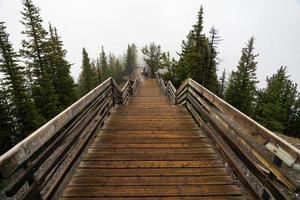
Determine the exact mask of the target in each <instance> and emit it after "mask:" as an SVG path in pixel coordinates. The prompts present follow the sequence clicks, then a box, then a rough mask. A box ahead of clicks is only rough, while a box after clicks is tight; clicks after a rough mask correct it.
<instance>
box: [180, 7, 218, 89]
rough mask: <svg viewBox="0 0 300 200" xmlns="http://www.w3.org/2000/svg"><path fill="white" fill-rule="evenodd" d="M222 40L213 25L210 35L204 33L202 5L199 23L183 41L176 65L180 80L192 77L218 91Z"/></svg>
mask: <svg viewBox="0 0 300 200" xmlns="http://www.w3.org/2000/svg"><path fill="white" fill-rule="evenodd" d="M219 41H220V37H219V36H218V34H217V30H216V29H215V28H214V27H213V28H212V29H211V31H210V37H209V38H207V37H206V36H205V34H204V33H203V7H202V6H201V7H200V10H199V12H198V16H197V23H196V24H195V25H194V26H193V30H191V31H190V32H189V34H188V35H187V40H186V41H183V42H182V52H181V54H180V59H179V61H178V65H177V67H176V77H177V78H178V79H179V82H182V81H183V80H185V79H186V78H188V77H190V78H192V79H194V80H195V81H197V82H198V83H200V84H202V85H203V86H204V87H206V88H207V89H209V90H211V91H212V92H217V91H218V87H219V86H218V85H219V83H218V77H217V73H216V71H217V61H216V59H217V51H216V45H217V44H218V42H219Z"/></svg>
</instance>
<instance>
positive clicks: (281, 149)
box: [188, 79, 300, 171]
mask: <svg viewBox="0 0 300 200" xmlns="http://www.w3.org/2000/svg"><path fill="white" fill-rule="evenodd" d="M188 85H189V86H191V87H193V88H194V89H195V90H197V91H198V92H200V93H201V94H202V95H203V96H204V97H205V98H206V99H208V100H209V102H210V103H212V104H213V105H214V106H216V108H218V109H219V110H221V111H222V112H224V113H226V115H227V116H229V117H230V118H231V119H232V120H233V121H235V122H237V124H239V126H241V127H242V129H244V130H246V132H247V133H248V134H251V135H253V136H256V137H260V139H259V140H258V141H261V144H262V145H265V147H266V148H267V149H268V150H270V151H271V152H272V153H274V154H275V155H276V156H278V157H279V158H280V159H281V160H282V161H283V162H284V163H286V164H287V165H288V166H290V167H293V168H294V169H296V170H298V171H300V150H298V149H297V148H295V147H294V146H292V145H291V144H289V143H288V142H286V141H285V140H283V139H282V138H280V137H278V136H277V135H275V134H274V133H272V132H271V131H270V130H268V129H266V128H265V127H263V126H262V125H260V124H259V123H257V122H256V121H254V120H253V119H251V118H250V117H248V116H247V115H245V114H244V113H242V112H241V111H239V110H237V109H236V108H234V107H233V106H231V105H230V104H228V103H227V102H225V101H223V100H222V99H220V98H219V97H218V96H217V95H215V94H213V93H212V92H210V91H209V90H207V89H206V88H204V87H203V86H201V85H200V84H198V83H197V82H195V81H194V80H192V79H188ZM274 147H276V148H274Z"/></svg>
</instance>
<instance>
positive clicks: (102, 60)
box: [100, 46, 110, 81]
mask: <svg viewBox="0 0 300 200" xmlns="http://www.w3.org/2000/svg"><path fill="white" fill-rule="evenodd" d="M100 66H101V75H102V77H101V78H102V81H105V80H106V79H107V78H109V77H110V73H109V68H108V63H107V57H106V54H105V51H104V48H103V46H102V48H101V53H100Z"/></svg>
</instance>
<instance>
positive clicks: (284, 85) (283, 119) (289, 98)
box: [256, 67, 298, 132]
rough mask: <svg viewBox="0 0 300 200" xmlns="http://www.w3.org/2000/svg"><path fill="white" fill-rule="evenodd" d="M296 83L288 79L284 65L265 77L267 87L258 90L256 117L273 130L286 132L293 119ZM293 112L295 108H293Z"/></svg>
mask: <svg viewBox="0 0 300 200" xmlns="http://www.w3.org/2000/svg"><path fill="white" fill-rule="evenodd" d="M297 95H298V92H297V85H296V84H294V83H293V82H292V81H291V80H289V76H288V75H287V71H286V67H280V69H279V70H278V71H277V73H276V74H274V75H273V76H272V77H270V78H267V87H266V88H265V89H263V90H262V91H260V92H259V95H258V100H257V105H256V119H257V120H258V122H260V123H261V124H262V125H264V126H265V127H267V128H269V129H270V130H273V131H279V132H283V131H285V132H287V130H289V125H290V122H291V121H293V120H294V119H295V118H294V115H293V114H296V113H293V108H295V107H297V105H296V97H297ZM294 112H295V110H294Z"/></svg>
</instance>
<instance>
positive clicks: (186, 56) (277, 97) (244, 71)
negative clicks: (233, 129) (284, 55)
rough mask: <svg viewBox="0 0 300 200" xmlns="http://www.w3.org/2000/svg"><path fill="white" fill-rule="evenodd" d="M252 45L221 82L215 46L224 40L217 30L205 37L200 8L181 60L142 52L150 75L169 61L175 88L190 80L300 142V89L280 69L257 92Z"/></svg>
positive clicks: (148, 50) (157, 52)
mask: <svg viewBox="0 0 300 200" xmlns="http://www.w3.org/2000/svg"><path fill="white" fill-rule="evenodd" d="M254 41H255V39H254V37H251V38H250V39H249V40H248V42H247V43H246V46H245V47H244V48H243V49H242V55H241V57H240V61H239V63H238V65H237V69H236V70H234V71H232V72H231V73H230V74H229V78H227V74H226V71H225V69H224V70H223V71H222V73H221V76H220V77H219V78H218V76H217V65H218V62H219V59H218V57H217V56H218V51H217V45H218V44H219V43H220V42H221V38H220V36H219V35H218V31H217V29H216V28H215V27H212V28H211V29H210V31H209V35H208V36H206V35H205V33H204V32H203V8H202V6H201V8H200V10H199V12H198V16H197V21H196V24H195V25H194V26H193V27H192V30H191V31H190V32H189V33H188V35H187V37H186V40H184V41H182V45H181V47H182V50H181V52H180V53H179V59H178V61H175V59H174V58H172V59H170V57H167V59H162V58H163V56H162V55H163V54H164V53H161V50H160V49H161V47H160V46H159V45H155V44H154V43H152V44H150V46H149V47H148V46H145V47H144V48H143V50H142V52H143V53H144V54H145V62H146V63H147V64H148V66H149V67H150V68H151V69H152V70H153V72H152V71H151V73H152V74H154V73H155V72H156V71H157V70H158V69H159V68H160V67H163V66H164V63H166V62H165V61H166V60H167V63H168V65H167V66H168V70H167V73H165V74H164V79H165V80H171V81H172V82H173V84H174V85H175V87H178V86H179V85H180V84H181V83H182V82H183V81H184V80H185V79H186V78H188V77H190V78H192V79H194V80H195V81H197V82H198V83H200V84H202V85H203V86H204V87H206V88H207V89H209V90H210V91H212V92H214V93H215V94H217V95H218V96H220V97H221V98H224V100H226V101H227V102H228V103H230V104H231V105H233V106H234V107H236V108H237V109H239V110H241V111H242V112H244V113H245V114H247V115H248V116H250V117H252V118H253V119H255V120H257V121H258V122H259V123H261V124H262V125H263V126H265V127H267V128H268V129H270V130H272V131H275V132H280V133H284V134H287V135H291V136H296V137H300V94H299V91H297V84H296V83H294V82H293V81H292V80H290V78H289V75H288V72H287V67H284V66H281V67H280V68H279V69H278V71H277V73H275V74H273V75H272V76H271V77H267V78H266V81H267V86H266V88H263V89H258V87H257V83H258V80H257V77H256V70H257V65H258V63H257V61H256V57H257V56H258V54H256V53H255V52H254ZM155 55H159V56H155ZM165 55H166V54H165ZM152 66H155V67H152Z"/></svg>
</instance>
